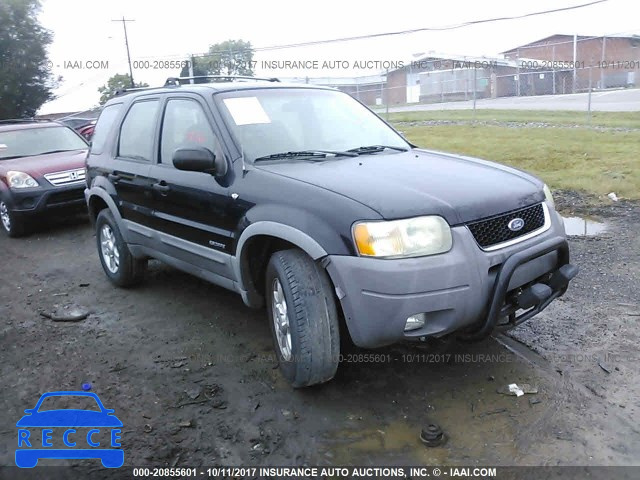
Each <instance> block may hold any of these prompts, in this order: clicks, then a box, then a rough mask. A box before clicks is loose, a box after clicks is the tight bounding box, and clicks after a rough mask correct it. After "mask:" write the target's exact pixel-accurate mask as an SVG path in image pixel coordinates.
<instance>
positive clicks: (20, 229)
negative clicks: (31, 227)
mask: <svg viewBox="0 0 640 480" xmlns="http://www.w3.org/2000/svg"><path fill="white" fill-rule="evenodd" d="M0 224H1V225H2V230H3V231H4V233H6V234H7V235H8V236H10V237H12V238H17V237H22V236H23V235H24V234H25V233H27V224H26V222H25V221H24V220H23V219H19V218H16V215H14V214H13V212H12V211H11V210H10V209H9V205H7V203H5V202H4V201H2V200H0Z"/></svg>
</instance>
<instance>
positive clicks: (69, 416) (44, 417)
mask: <svg viewBox="0 0 640 480" xmlns="http://www.w3.org/2000/svg"><path fill="white" fill-rule="evenodd" d="M121 426H122V422H121V421H120V420H118V417H116V416H114V415H107V414H106V413H103V412H94V411H91V410H72V409H69V410H49V411H46V412H38V413H34V414H31V415H25V416H24V417H22V418H21V419H20V420H18V423H16V427H121Z"/></svg>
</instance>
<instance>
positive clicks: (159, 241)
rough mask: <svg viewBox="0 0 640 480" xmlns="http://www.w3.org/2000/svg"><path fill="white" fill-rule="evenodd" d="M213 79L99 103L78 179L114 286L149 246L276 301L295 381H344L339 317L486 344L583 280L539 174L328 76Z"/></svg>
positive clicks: (284, 364)
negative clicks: (457, 142)
mask: <svg viewBox="0 0 640 480" xmlns="http://www.w3.org/2000/svg"><path fill="white" fill-rule="evenodd" d="M211 80H212V82H213V83H210V84H200V85H183V84H182V83H183V82H184V81H185V80H184V79H177V80H175V79H174V80H172V81H169V82H168V86H166V87H165V88H159V89H146V90H143V91H136V92H131V93H128V94H125V95H120V96H119V97H116V98H114V99H112V100H110V101H109V102H108V103H107V104H106V106H105V108H104V110H103V112H102V114H101V116H100V118H99V120H98V123H97V125H96V130H95V134H94V137H93V144H92V147H91V151H90V154H89V156H88V157H87V161H88V164H87V165H88V167H87V168H88V177H87V183H88V188H87V190H86V192H85V195H86V198H87V203H88V206H89V211H90V216H91V218H92V220H93V221H94V222H95V224H96V232H97V235H96V237H97V247H98V251H99V258H100V261H101V263H102V266H103V269H104V271H105V273H106V275H107V277H108V278H109V279H110V280H111V281H112V282H113V283H114V284H116V285H118V286H129V285H133V284H135V283H136V282H139V281H140V280H141V279H142V278H143V275H144V271H145V268H146V265H147V260H148V259H149V258H155V259H158V260H161V261H163V262H166V263H168V264H170V265H173V266H174V267H177V268H179V269H181V270H184V271H186V272H189V273H192V274H193V275H197V276H199V277H201V278H203V279H206V280H208V281H210V282H212V283H215V284H217V285H220V286H223V287H225V288H228V289H230V290H233V291H235V292H238V293H239V294H240V295H241V296H242V299H243V300H244V302H245V304H246V305H248V306H250V307H254V308H261V307H263V306H264V305H265V304H266V307H267V312H268V317H269V324H270V326H271V331H272V334H273V339H274V345H275V350H276V352H277V356H278V359H279V363H280V367H281V371H282V372H283V374H284V376H285V377H286V378H287V379H288V380H289V381H290V382H291V384H292V385H294V386H296V387H300V386H305V385H312V384H315V383H320V382H324V381H327V380H329V379H331V378H332V377H333V376H334V374H335V372H336V369H337V366H338V363H339V362H340V341H339V335H340V334H339V331H340V329H339V322H340V319H343V320H344V323H345V324H346V330H345V331H346V332H348V334H349V336H350V337H351V339H352V340H353V342H354V343H355V344H356V345H358V346H361V347H380V346H384V345H389V344H392V343H394V342H398V341H401V340H424V339H426V338H428V337H442V336H444V335H448V334H452V333H455V334H456V335H459V336H461V337H463V338H464V339H465V340H467V341H471V340H479V339H482V338H485V337H486V336H488V335H489V334H490V333H491V332H492V331H494V330H495V329H496V328H510V327H513V326H514V325H517V324H519V323H521V322H523V321H525V320H527V319H529V318H531V317H532V316H534V315H535V314H537V313H538V312H540V311H541V310H543V309H544V308H545V307H546V306H547V305H549V303H550V302H551V301H552V300H553V299H555V298H557V297H559V296H560V295H562V294H563V293H564V292H565V290H566V288H567V286H568V283H569V281H570V280H571V278H573V277H574V276H575V275H576V273H577V268H576V267H575V266H574V265H571V264H570V263H569V250H568V245H567V241H566V237H565V231H564V225H563V222H562V218H561V217H560V215H559V214H558V213H556V211H555V208H554V204H553V199H552V197H551V193H550V191H549V189H548V188H547V187H546V185H545V184H544V183H543V182H542V181H541V180H539V179H538V178H536V177H534V176H532V175H530V174H527V173H524V172H522V171H519V170H516V169H514V168H510V167H507V166H504V165H499V164H496V163H491V162H488V161H485V160H479V159H475V158H469V157H462V156H459V155H451V154H447V153H442V152H435V151H430V150H425V149H421V148H417V147H416V146H415V145H412V144H411V143H410V142H408V141H407V140H405V139H404V138H403V137H402V136H401V135H400V134H399V133H398V132H396V131H395V130H394V129H393V128H392V127H391V126H389V125H388V124H386V123H385V122H384V121H383V120H382V119H380V118H379V117H378V116H377V115H375V114H374V113H373V112H371V111H370V110H369V109H368V108H366V107H365V106H364V105H362V104H360V103H359V102H358V101H356V100H355V99H353V98H352V97H350V96H349V95H347V94H345V93H342V92H339V91H336V90H333V89H330V88H323V87H313V86H308V85H297V84H292V85H285V84H281V83H279V82H277V81H260V80H257V81H228V80H229V79H228V78H211ZM217 80H221V81H219V82H218V83H216V81H217Z"/></svg>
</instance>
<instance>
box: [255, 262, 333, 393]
mask: <svg viewBox="0 0 640 480" xmlns="http://www.w3.org/2000/svg"><path fill="white" fill-rule="evenodd" d="M265 290H266V294H265V298H266V303H267V313H268V316H269V325H270V327H271V334H272V337H273V343H274V348H275V350H276V354H277V356H278V360H279V363H280V370H281V372H282V374H283V375H284V377H285V378H286V379H287V380H288V381H289V383H291V385H292V386H294V387H295V388H300V387H306V386H310V385H315V384H318V383H323V382H326V381H328V380H331V379H332V378H333V377H334V375H335V374H336V370H337V369H338V363H339V355H340V333H339V324H338V312H337V309H336V303H335V299H334V296H333V288H332V286H331V281H330V280H329V277H328V275H327V273H326V272H325V271H324V270H323V269H322V268H321V267H319V266H318V265H317V264H316V263H315V262H314V261H313V260H312V259H311V258H310V257H309V256H307V255H306V254H305V253H304V252H302V251H300V250H283V251H280V252H276V253H274V254H273V255H272V256H271V259H270V260H269V265H268V266H267V272H266V282H265Z"/></svg>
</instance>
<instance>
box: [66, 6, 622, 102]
mask: <svg viewBox="0 0 640 480" xmlns="http://www.w3.org/2000/svg"><path fill="white" fill-rule="evenodd" d="M607 1H609V0H596V1H592V2H589V3H584V4H580V5H573V6H568V7H561V8H555V9H550V10H542V11H538V12H530V13H525V14H522V15H513V16H508V17H496V18H488V19H482V20H472V21H468V22H462V23H459V24H455V25H449V26H444V27H423V28H417V29H410V30H400V31H396V32H384V33H376V34H369V35H360V36H354V37H341V38H334V39H327V40H316V41H310V42H302V43H292V44H285V45H272V46H266V47H247V48H244V49H237V50H234V51H235V52H242V51H245V50H252V51H254V52H263V51H270V50H280V49H286V48H297V47H305V46H312V45H322V44H328V43H338V42H348V41H354V40H363V39H367V38H380V37H385V36H394V35H405V34H411V33H417V32H423V31H447V30H454V29H459V28H463V27H467V26H472V25H478V24H483V23H490V22H498V21H506V20H517V19H521V18H527V17H533V16H540V15H547V14H551V13H557V12H563V11H568V10H575V9H579V8H584V7H588V6H591V5H595V4H599V3H605V2H607ZM112 21H114V22H123V26H124V30H125V42H126V45H127V57H128V60H129V72H130V76H131V79H132V82H133V72H132V68H131V57H130V55H129V46H128V41H127V38H126V23H125V22H128V21H134V20H127V19H125V18H124V17H123V18H122V19H117V20H112ZM625 33H628V32H616V33H610V34H607V35H603V36H604V37H608V36H615V35H622V34H625ZM593 38H600V37H587V38H583V39H579V40H578V42H582V41H586V40H590V39H593ZM564 43H573V40H571V41H567V42H557V43H556V45H560V44H564ZM545 45H549V46H550V45H553V44H545ZM520 48H533V46H531V47H520ZM216 53H228V50H219V51H213V52H207V53H201V54H195V55H192V56H191V55H190V57H191V58H193V57H197V58H203V57H208V56H211V55H214V54H216ZM184 57H185V55H180V54H175V55H163V56H144V57H138V59H140V60H144V59H167V58H184ZM84 83H85V81H83V82H81V83H80V84H79V85H78V86H80V85H82V84H84ZM69 90H71V89H68V90H67V91H65V92H64V93H63V94H61V95H59V96H58V97H57V98H61V97H63V96H66V95H68V94H69V93H71V92H70V91H69Z"/></svg>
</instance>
